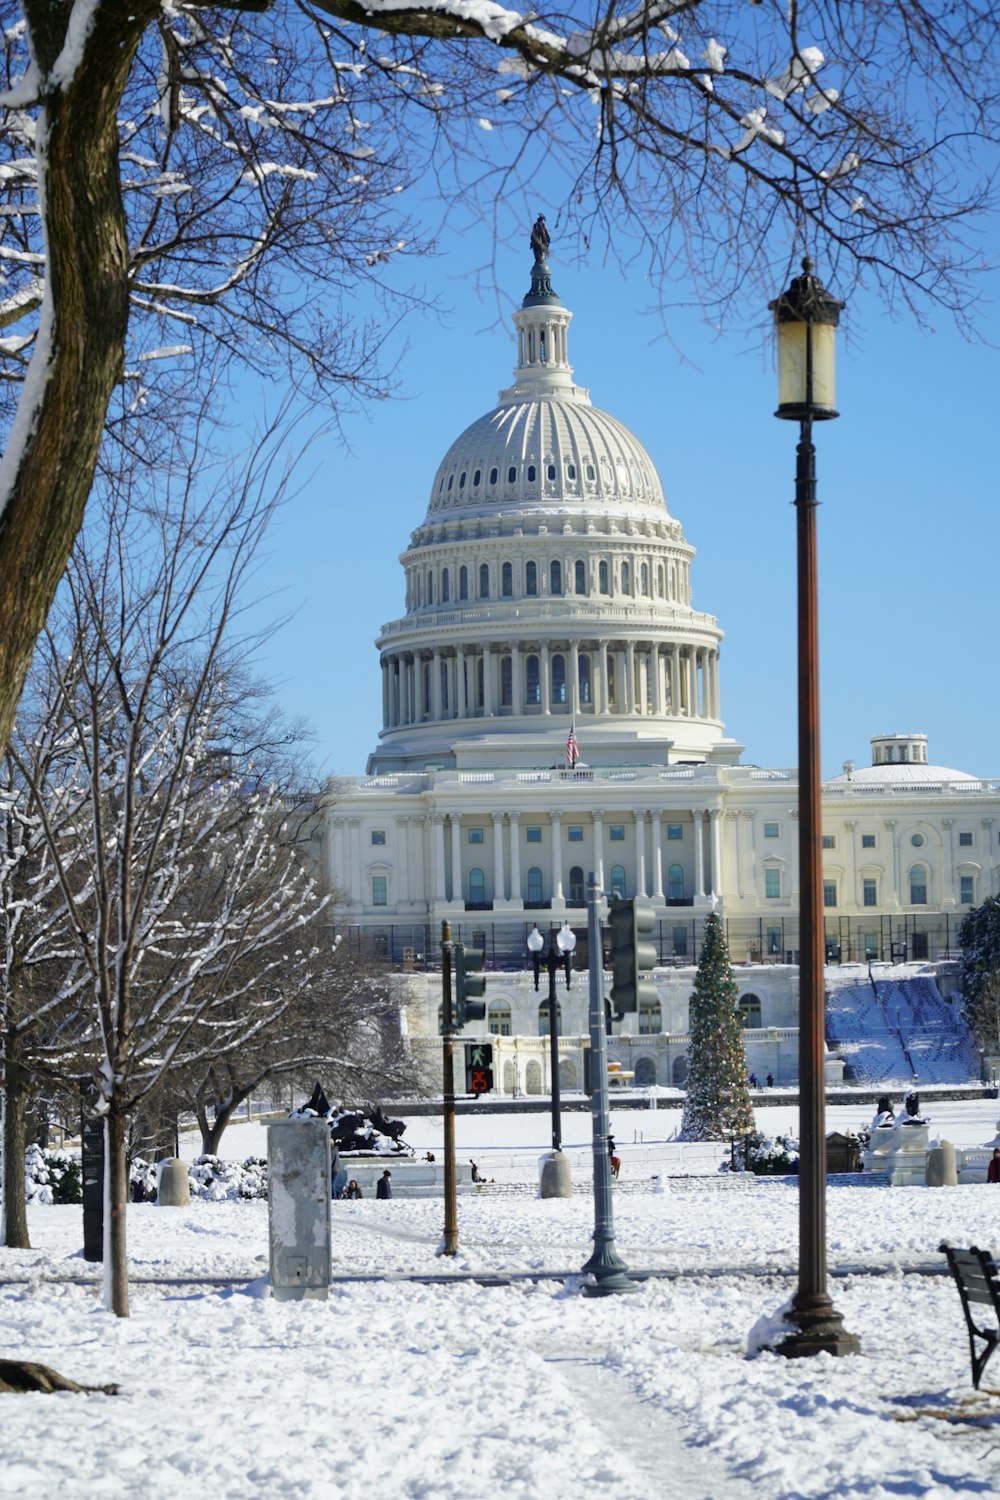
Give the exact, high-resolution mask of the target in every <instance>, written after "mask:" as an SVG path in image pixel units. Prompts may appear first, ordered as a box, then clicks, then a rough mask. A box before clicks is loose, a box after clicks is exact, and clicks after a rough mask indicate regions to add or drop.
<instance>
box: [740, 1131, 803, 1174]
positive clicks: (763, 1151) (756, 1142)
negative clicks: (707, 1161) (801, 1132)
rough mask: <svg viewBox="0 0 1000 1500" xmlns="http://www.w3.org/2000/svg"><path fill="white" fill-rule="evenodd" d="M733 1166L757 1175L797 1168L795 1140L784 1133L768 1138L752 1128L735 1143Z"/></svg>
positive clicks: (797, 1153)
mask: <svg viewBox="0 0 1000 1500" xmlns="http://www.w3.org/2000/svg"><path fill="white" fill-rule="evenodd" d="M733 1166H734V1168H735V1170H736V1171H737V1172H753V1173H754V1174H755V1175H756V1176H757V1177H785V1176H787V1175H788V1174H789V1173H790V1172H797V1171H798V1170H799V1143H798V1141H797V1140H794V1139H793V1137H791V1136H788V1135H776V1136H774V1138H773V1139H772V1138H771V1137H770V1136H766V1135H761V1133H760V1131H757V1130H755V1131H753V1132H752V1133H751V1134H750V1135H745V1136H744V1137H743V1138H742V1140H739V1141H737V1142H736V1143H735V1145H734V1147H733Z"/></svg>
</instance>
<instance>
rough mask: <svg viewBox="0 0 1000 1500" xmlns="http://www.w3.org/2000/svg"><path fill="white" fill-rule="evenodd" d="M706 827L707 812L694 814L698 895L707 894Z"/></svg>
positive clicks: (695, 891) (695, 868)
mask: <svg viewBox="0 0 1000 1500" xmlns="http://www.w3.org/2000/svg"><path fill="white" fill-rule="evenodd" d="M704 828H705V814H704V813H703V812H696V813H695V815H694V893H695V896H696V897H697V896H704V894H705V841H704V838H703V833H704Z"/></svg>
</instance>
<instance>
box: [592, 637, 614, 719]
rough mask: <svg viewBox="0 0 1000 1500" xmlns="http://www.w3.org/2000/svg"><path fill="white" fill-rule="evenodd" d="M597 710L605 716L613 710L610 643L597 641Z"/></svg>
mask: <svg viewBox="0 0 1000 1500" xmlns="http://www.w3.org/2000/svg"><path fill="white" fill-rule="evenodd" d="M596 656H597V673H596V679H595V680H596V684H597V712H598V713H599V714H604V715H605V716H606V715H607V714H609V713H610V712H611V693H610V692H609V690H608V643H607V641H598V642H597V652H596Z"/></svg>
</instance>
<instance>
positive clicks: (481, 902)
mask: <svg viewBox="0 0 1000 1500" xmlns="http://www.w3.org/2000/svg"><path fill="white" fill-rule="evenodd" d="M469 905H470V906H471V907H474V908H475V907H478V908H479V910H480V911H481V910H482V908H483V907H484V906H485V905H486V876H485V875H484V874H483V872H482V870H480V868H479V866H478V865H474V866H473V868H472V869H471V870H470V871H469Z"/></svg>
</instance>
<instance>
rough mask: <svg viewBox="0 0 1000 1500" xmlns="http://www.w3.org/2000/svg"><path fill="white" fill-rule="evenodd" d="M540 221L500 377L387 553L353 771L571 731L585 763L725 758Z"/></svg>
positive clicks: (632, 470) (699, 635)
mask: <svg viewBox="0 0 1000 1500" xmlns="http://www.w3.org/2000/svg"><path fill="white" fill-rule="evenodd" d="M539 224H542V228H543V238H542V239H539V237H538V231H539ZM539 224H536V226H535V231H534V232H533V235H532V249H533V252H534V263H533V266H532V274H531V288H530V290H529V292H528V294H527V296H526V297H525V298H524V300H523V302H522V304H521V306H520V308H518V310H517V311H516V312H515V313H514V315H513V322H514V327H515V331H516V336H517V364H516V366H515V369H514V375H513V383H512V384H511V385H509V386H508V387H506V388H505V389H503V390H501V392H500V395H499V398H498V401H497V405H496V406H495V407H494V408H493V409H492V410H490V411H488V412H487V413H486V414H485V415H484V416H482V417H479V418H478V419H477V420H476V421H475V422H473V423H472V424H471V425H470V426H469V427H467V428H466V429H465V431H464V432H462V433H461V435H460V436H459V437H457V438H456V439H455V440H454V442H452V444H451V445H450V447H449V448H448V450H447V452H446V454H445V456H444V458H443V460H442V462H441V463H440V465H439V466H438V469H437V472H436V474H435V475H434V479H433V482H432V485H431V493H430V499H429V503H428V506H427V510H426V514H425V516H424V519H423V521H422V523H421V524H420V525H419V526H418V527H417V528H416V530H415V531H414V532H413V533H412V536H411V538H410V545H409V547H408V548H407V549H406V551H405V552H404V553H403V555H402V558H401V561H402V564H403V568H404V572H405V575H406V601H405V614H404V615H403V616H402V617H401V618H400V619H397V620H393V621H390V622H389V623H387V624H386V625H385V626H383V628H382V632H381V634H380V636H379V638H378V642H377V644H378V647H379V650H380V653H381V663H382V673H383V727H382V732H381V735H380V743H379V747H378V749H377V750H376V751H375V753H374V755H373V756H372V757H371V759H370V763H369V766H370V770H372V771H376V772H378V771H398V770H413V769H417V768H419V769H423V767H424V766H425V765H433V766H438V767H446V766H458V767H460V768H461V767H466V768H474V767H476V766H490V767H495V766H497V765H522V766H527V767H531V766H539V765H542V766H551V765H552V764H553V763H555V762H556V761H557V760H558V759H559V758H560V756H561V755H562V754H563V751H564V747H565V744H566V740H567V734H568V731H569V730H570V729H571V728H573V729H575V733H576V737H577V739H578V741H579V745H580V753H581V755H582V757H583V759H584V760H585V761H587V762H588V763H589V764H591V765H627V764H630V763H631V764H636V763H641V764H669V763H671V762H677V761H684V762H685V763H687V764H691V763H700V762H703V761H706V760H715V761H718V762H726V763H732V762H733V761H735V760H736V759H738V755H739V750H740V748H741V747H739V746H736V745H734V743H733V742H732V741H728V740H724V739H723V738H722V720H721V714H720V702H719V677H718V656H719V643H720V641H721V639H722V632H721V631H720V630H719V628H718V625H717V623H716V621H715V619H714V617H713V616H711V615H708V614H703V613H701V612H699V611H696V610H695V609H694V608H693V607H692V602H691V561H692V559H693V557H694V549H693V548H692V547H691V546H690V545H689V544H688V543H687V541H686V540H685V538H684V534H683V530H682V528H681V526H680V524H679V522H678V521H676V520H675V519H674V518H673V517H672V516H671V515H670V513H669V511H668V509H667V505H666V501H665V499H664V494H663V487H662V485H661V483H660V478H659V475H658V474H657V472H656V466H655V465H654V463H653V461H652V459H651V458H650V456H649V454H648V453H647V452H646V449H645V448H644V447H643V446H642V444H641V443H640V441H639V440H638V438H637V437H636V436H635V435H634V434H633V433H632V432H630V431H629V429H628V428H627V427H626V426H625V425H624V424H623V423H622V422H621V421H619V420H618V419H617V418H616V417H613V416H610V415H609V414H608V413H607V412H604V411H601V410H599V409H598V408H597V407H595V406H593V405H592V404H591V400H590V395H589V392H588V391H587V390H586V389H585V388H584V387H582V386H579V385H577V384H576V383H575V381H574V378H573V370H572V367H571V365H570V363H569V354H568V332H569V325H570V322H571V320H572V316H573V315H572V313H571V312H570V311H569V310H568V309H567V308H565V307H564V306H563V305H562V303H561V302H560V300H559V297H558V296H557V294H556V293H555V292H554V290H553V288H552V281H551V272H550V270H549V266H548V261H547V258H546V254H545V250H546V249H547V235H546V234H544V224H543V221H541V220H539Z"/></svg>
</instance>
